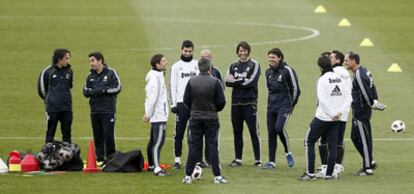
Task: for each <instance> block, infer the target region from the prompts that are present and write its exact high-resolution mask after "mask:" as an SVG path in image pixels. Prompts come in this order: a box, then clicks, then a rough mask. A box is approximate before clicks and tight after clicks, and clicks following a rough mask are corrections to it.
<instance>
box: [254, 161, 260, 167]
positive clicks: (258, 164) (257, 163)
mask: <svg viewBox="0 0 414 194" xmlns="http://www.w3.org/2000/svg"><path fill="white" fill-rule="evenodd" d="M253 166H258V167H260V166H262V162H260V161H256V162H254V164H253Z"/></svg>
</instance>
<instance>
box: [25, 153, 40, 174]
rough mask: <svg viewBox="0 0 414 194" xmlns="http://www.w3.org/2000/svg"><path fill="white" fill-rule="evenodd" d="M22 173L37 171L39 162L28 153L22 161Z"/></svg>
mask: <svg viewBox="0 0 414 194" xmlns="http://www.w3.org/2000/svg"><path fill="white" fill-rule="evenodd" d="M21 164H22V172H32V171H39V162H38V161H37V160H36V157H35V156H34V155H33V154H31V153H30V152H29V153H27V154H26V156H24V158H23V160H22V163H21Z"/></svg>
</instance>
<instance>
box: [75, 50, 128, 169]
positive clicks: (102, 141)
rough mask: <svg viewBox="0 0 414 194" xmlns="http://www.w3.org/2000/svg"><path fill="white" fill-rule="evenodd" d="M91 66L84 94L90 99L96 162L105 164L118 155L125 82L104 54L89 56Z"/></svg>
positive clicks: (97, 53)
mask: <svg viewBox="0 0 414 194" xmlns="http://www.w3.org/2000/svg"><path fill="white" fill-rule="evenodd" d="M88 57H89V64H90V65H91V70H90V72H91V73H90V74H89V75H88V77H87V78H86V85H85V86H84V88H83V95H84V96H85V97H87V98H89V105H90V107H91V123H92V130H93V139H94V142H95V153H96V160H97V161H98V162H99V163H100V164H102V162H105V160H106V159H107V158H108V157H109V156H110V155H112V154H113V153H114V152H115V137H114V130H115V120H116V116H115V113H116V100H117V96H118V94H119V93H120V92H121V80H120V79H119V76H118V74H117V72H116V71H115V69H112V68H110V67H108V65H106V64H105V59H104V56H103V55H102V53H100V52H93V53H91V54H89V55H88Z"/></svg>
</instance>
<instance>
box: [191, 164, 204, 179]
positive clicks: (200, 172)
mask: <svg viewBox="0 0 414 194" xmlns="http://www.w3.org/2000/svg"><path fill="white" fill-rule="evenodd" d="M202 176H203V169H202V168H201V167H200V166H199V165H196V166H195V167H194V170H193V174H191V178H192V179H193V180H200V179H201V177H202Z"/></svg>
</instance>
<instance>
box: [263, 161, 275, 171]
mask: <svg viewBox="0 0 414 194" xmlns="http://www.w3.org/2000/svg"><path fill="white" fill-rule="evenodd" d="M275 168H276V165H275V163H273V162H268V163H266V164H264V165H263V166H262V169H275Z"/></svg>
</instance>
